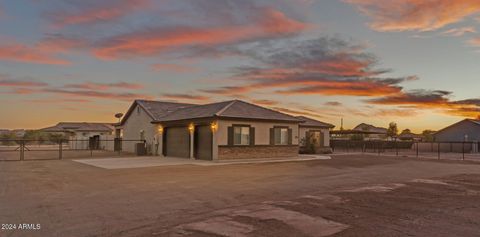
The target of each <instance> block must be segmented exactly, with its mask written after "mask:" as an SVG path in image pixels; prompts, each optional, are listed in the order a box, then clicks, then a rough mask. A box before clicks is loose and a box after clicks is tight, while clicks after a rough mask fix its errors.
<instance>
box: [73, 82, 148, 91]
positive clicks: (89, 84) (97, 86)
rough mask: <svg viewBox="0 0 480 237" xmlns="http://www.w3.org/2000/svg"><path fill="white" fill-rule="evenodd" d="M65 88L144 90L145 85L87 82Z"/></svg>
mask: <svg viewBox="0 0 480 237" xmlns="http://www.w3.org/2000/svg"><path fill="white" fill-rule="evenodd" d="M64 87H65V88H75V89H86V90H109V89H112V88H118V89H142V88H143V85H141V84H137V83H128V82H117V83H95V82H85V83H82V84H68V85H65V86H64Z"/></svg>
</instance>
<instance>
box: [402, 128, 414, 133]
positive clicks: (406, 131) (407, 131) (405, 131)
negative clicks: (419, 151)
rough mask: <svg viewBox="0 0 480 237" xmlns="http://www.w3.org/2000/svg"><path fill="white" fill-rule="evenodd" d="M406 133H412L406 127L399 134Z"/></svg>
mask: <svg viewBox="0 0 480 237" xmlns="http://www.w3.org/2000/svg"><path fill="white" fill-rule="evenodd" d="M408 133H412V131H411V130H410V129H408V128H407V129H403V131H402V132H401V133H400V134H408Z"/></svg>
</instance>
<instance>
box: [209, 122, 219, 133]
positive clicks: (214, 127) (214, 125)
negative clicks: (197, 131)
mask: <svg viewBox="0 0 480 237" xmlns="http://www.w3.org/2000/svg"><path fill="white" fill-rule="evenodd" d="M210 129H212V132H216V131H217V129H218V124H217V122H212V123H211V124H210Z"/></svg>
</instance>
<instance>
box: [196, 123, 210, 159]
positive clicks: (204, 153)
mask: <svg viewBox="0 0 480 237" xmlns="http://www.w3.org/2000/svg"><path fill="white" fill-rule="evenodd" d="M194 151H195V158H196V159H199V160H212V131H211V130H210V126H197V127H195V143H194Z"/></svg>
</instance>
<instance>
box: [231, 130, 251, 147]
mask: <svg viewBox="0 0 480 237" xmlns="http://www.w3.org/2000/svg"><path fill="white" fill-rule="evenodd" d="M233 145H250V127H247V126H235V127H233Z"/></svg>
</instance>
